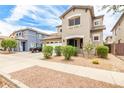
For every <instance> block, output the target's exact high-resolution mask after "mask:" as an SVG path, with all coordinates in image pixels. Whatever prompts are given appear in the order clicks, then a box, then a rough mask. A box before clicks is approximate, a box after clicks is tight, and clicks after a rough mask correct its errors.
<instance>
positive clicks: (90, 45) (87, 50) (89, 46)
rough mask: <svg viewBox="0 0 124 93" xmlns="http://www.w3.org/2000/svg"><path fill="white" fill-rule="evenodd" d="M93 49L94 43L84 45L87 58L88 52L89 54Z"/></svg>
mask: <svg viewBox="0 0 124 93" xmlns="http://www.w3.org/2000/svg"><path fill="white" fill-rule="evenodd" d="M93 49H94V45H93V44H91V43H88V44H86V45H85V47H84V51H86V52H87V54H88V58H89V57H90V54H91V52H92V50H93Z"/></svg>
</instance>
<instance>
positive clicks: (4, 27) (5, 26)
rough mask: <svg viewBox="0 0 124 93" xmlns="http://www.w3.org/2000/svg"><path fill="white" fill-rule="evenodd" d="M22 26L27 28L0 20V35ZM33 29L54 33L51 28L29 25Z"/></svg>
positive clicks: (7, 33) (6, 34) (7, 34)
mask: <svg viewBox="0 0 124 93" xmlns="http://www.w3.org/2000/svg"><path fill="white" fill-rule="evenodd" d="M23 28H27V27H26V26H17V25H11V24H9V23H7V22H3V21H0V29H1V30H0V33H1V34H0V35H4V36H9V35H10V34H11V33H12V32H13V31H16V30H19V29H23ZM31 28H33V29H35V30H38V31H41V32H45V33H48V34H50V33H54V32H55V31H51V30H43V29H39V28H35V27H31Z"/></svg>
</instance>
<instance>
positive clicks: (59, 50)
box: [54, 46, 62, 56]
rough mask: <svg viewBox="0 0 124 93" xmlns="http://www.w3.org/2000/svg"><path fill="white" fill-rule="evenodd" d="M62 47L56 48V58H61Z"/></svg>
mask: <svg viewBox="0 0 124 93" xmlns="http://www.w3.org/2000/svg"><path fill="white" fill-rule="evenodd" d="M61 49H62V48H61V46H55V49H54V50H55V53H56V56H61Z"/></svg>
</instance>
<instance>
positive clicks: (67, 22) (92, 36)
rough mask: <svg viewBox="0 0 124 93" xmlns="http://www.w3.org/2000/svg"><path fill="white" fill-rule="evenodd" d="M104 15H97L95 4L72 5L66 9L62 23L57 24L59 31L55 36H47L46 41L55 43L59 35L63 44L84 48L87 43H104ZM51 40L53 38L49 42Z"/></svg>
mask: <svg viewBox="0 0 124 93" xmlns="http://www.w3.org/2000/svg"><path fill="white" fill-rule="evenodd" d="M103 18H104V16H103V15H100V16H95V15H94V8H93V6H72V7H70V8H69V9H68V10H67V11H65V12H64V13H63V14H62V15H61V16H60V19H61V20H62V24H61V25H59V26H57V33H60V34H56V36H55V35H51V36H50V37H53V36H54V37H53V38H50V37H48V38H45V39H44V43H45V44H46V45H47V44H48V43H49V44H50V43H52V44H53V43H55V42H56V41H55V42H54V39H55V38H56V37H59V40H58V42H59V41H61V44H62V45H72V46H75V47H77V48H78V49H82V48H83V47H84V46H85V45H86V44H87V43H89V42H90V43H93V44H97V45H99V44H103V30H104V29H105V26H104V25H103ZM49 40H51V41H52V42H51V41H50V42H49Z"/></svg>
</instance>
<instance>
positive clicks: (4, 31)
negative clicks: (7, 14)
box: [0, 21, 21, 36]
mask: <svg viewBox="0 0 124 93" xmlns="http://www.w3.org/2000/svg"><path fill="white" fill-rule="evenodd" d="M18 28H21V26H14V25H11V24H9V23H7V22H4V21H0V29H1V30H0V32H1V35H6V36H9V35H10V34H11V33H12V32H13V31H15V30H16V29H18Z"/></svg>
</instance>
